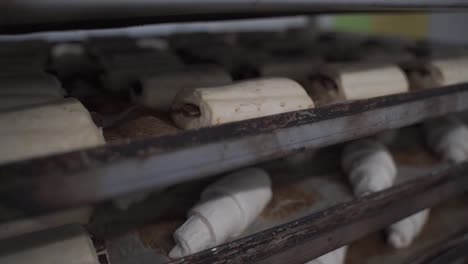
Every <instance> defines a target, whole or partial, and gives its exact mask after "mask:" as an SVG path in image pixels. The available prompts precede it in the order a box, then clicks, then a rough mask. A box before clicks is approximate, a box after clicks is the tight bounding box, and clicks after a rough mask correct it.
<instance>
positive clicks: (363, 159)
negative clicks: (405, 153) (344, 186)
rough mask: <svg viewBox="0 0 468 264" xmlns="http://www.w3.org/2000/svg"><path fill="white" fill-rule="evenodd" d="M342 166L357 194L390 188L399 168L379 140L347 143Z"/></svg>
mask: <svg viewBox="0 0 468 264" xmlns="http://www.w3.org/2000/svg"><path fill="white" fill-rule="evenodd" d="M342 168H343V170H344V171H345V172H346V173H347V174H348V177H349V180H350V182H351V184H352V186H353V189H354V193H355V195H356V196H362V195H366V194H369V193H373V192H378V191H382V190H384V189H387V188H390V187H392V186H393V183H394V182H395V178H396V175H397V168H396V165H395V162H394V161H393V158H392V156H391V154H390V153H389V152H388V151H387V149H386V147H385V146H384V145H382V144H380V143H379V142H377V141H373V140H359V141H355V142H353V143H350V144H348V145H346V147H345V149H344V151H343V155H342Z"/></svg>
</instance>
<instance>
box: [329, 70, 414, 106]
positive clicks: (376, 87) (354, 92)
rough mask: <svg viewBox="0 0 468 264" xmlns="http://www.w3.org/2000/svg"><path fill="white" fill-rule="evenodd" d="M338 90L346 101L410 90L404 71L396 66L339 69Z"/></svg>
mask: <svg viewBox="0 0 468 264" xmlns="http://www.w3.org/2000/svg"><path fill="white" fill-rule="evenodd" d="M338 88H339V91H340V95H341V97H343V98H344V99H346V100H358V99H366V98H372V97H378V96H384V95H390V94H397V93H405V92H408V90H409V85H408V81H407V79H406V77H405V74H404V73H403V71H402V70H401V69H400V68H399V67H397V66H396V65H381V66H367V65H366V66H353V67H341V68H340V69H339V81H338Z"/></svg>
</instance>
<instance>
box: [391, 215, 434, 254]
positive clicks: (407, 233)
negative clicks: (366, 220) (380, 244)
mask: <svg viewBox="0 0 468 264" xmlns="http://www.w3.org/2000/svg"><path fill="white" fill-rule="evenodd" d="M429 211H430V210H424V211H421V212H419V213H416V214H414V215H412V216H409V217H407V218H405V219H403V220H401V221H399V222H396V223H395V224H393V225H391V226H390V227H388V228H387V232H388V238H387V239H388V243H390V245H392V246H393V247H394V248H405V247H408V246H409V245H411V243H412V242H413V241H414V239H415V238H416V237H417V236H418V235H419V234H420V233H421V231H422V229H423V228H424V225H425V224H426V222H427V220H428V219H429Z"/></svg>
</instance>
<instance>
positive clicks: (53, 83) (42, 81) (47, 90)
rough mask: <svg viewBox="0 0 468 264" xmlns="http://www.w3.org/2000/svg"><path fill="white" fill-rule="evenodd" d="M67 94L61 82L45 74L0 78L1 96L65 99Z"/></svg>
mask: <svg viewBox="0 0 468 264" xmlns="http://www.w3.org/2000/svg"><path fill="white" fill-rule="evenodd" d="M65 94H66V92H65V90H64V89H63V88H62V86H61V85H60V82H59V81H58V80H57V79H56V78H55V77H54V76H52V75H49V74H45V73H37V74H32V73H30V74H15V75H9V76H2V77H0V96H10V95H23V96H50V97H55V98H63V97H64V96H65Z"/></svg>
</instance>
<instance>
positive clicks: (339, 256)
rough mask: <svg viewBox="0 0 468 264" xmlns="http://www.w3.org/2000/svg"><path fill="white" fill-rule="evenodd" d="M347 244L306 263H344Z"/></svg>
mask: <svg viewBox="0 0 468 264" xmlns="http://www.w3.org/2000/svg"><path fill="white" fill-rule="evenodd" d="M347 250H348V247H347V246H344V247H341V248H339V249H336V250H334V251H332V252H329V253H327V254H325V255H323V256H321V257H318V258H316V259H314V260H311V261H309V262H307V263H306V264H344V263H345V260H346V252H347Z"/></svg>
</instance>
